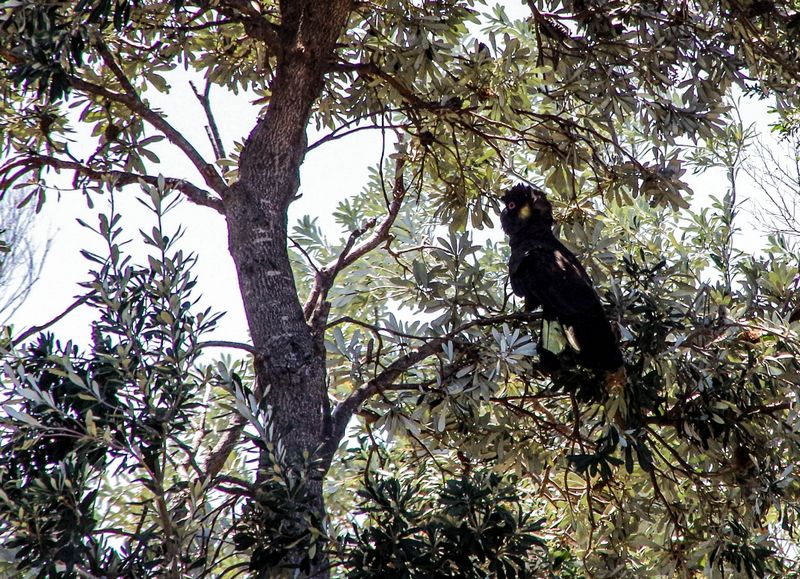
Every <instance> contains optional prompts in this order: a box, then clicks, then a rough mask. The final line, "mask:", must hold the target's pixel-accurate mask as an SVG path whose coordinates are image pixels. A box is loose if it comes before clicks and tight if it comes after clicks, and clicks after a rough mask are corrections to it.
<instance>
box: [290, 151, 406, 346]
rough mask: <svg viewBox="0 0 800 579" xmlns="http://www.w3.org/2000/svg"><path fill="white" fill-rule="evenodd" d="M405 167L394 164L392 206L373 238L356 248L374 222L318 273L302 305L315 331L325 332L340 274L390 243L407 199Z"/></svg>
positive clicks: (352, 236) (355, 234) (357, 232)
mask: <svg viewBox="0 0 800 579" xmlns="http://www.w3.org/2000/svg"><path fill="white" fill-rule="evenodd" d="M404 165H405V159H403V158H402V157H401V158H398V159H397V162H396V164H395V177H394V191H393V195H392V200H391V202H390V203H389V208H388V212H387V214H386V217H384V219H383V221H381V223H380V225H378V227H377V228H376V229H375V231H373V233H372V235H370V236H369V238H367V239H365V240H364V241H363V242H361V243H360V244H358V245H355V243H356V241H357V240H358V239H359V238H360V237H361V236H362V235H364V233H366V232H367V231H368V230H369V229H372V228H373V227H375V225H376V220H375V219H372V220H370V221H369V222H367V223H366V224H365V225H364V226H363V227H360V228H358V229H356V230H355V231H353V232H352V233H351V234H350V237H349V238H348V239H347V242H346V243H345V246H344V249H342V252H341V253H340V254H339V258H338V259H337V260H336V263H334V264H332V265H328V266H326V267H323V268H322V269H321V270H319V271H318V272H317V275H316V277H315V278H314V287H313V288H312V289H311V293H310V294H309V296H308V299H307V300H306V303H305V304H304V305H303V314H304V315H305V318H306V320H309V321H310V323H311V327H312V328H314V329H315V331H317V332H322V331H324V326H325V322H326V319H325V318H326V317H327V312H328V308H327V307H326V299H327V297H328V292H330V289H331V287H333V283H334V281H335V280H336V276H337V275H338V274H339V272H341V271H342V270H343V269H344V268H346V267H348V266H349V265H351V264H352V263H353V262H355V261H356V260H358V259H359V258H361V257H362V256H364V255H366V254H367V253H369V252H370V251H372V250H373V249H375V248H376V247H378V245H380V244H381V243H383V242H384V241H386V240H388V239H389V231H390V230H391V228H392V225H393V224H394V221H395V219H397V215H398V213H399V212H400V207H401V206H402V204H403V199H404V198H405V196H406V187H405V185H404V183H403V166H404Z"/></svg>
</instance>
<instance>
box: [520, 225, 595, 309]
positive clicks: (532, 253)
mask: <svg viewBox="0 0 800 579" xmlns="http://www.w3.org/2000/svg"><path fill="white" fill-rule="evenodd" d="M515 254H516V255H515ZM509 274H510V277H511V287H512V289H513V290H514V293H516V294H517V295H520V296H523V297H525V298H526V299H533V301H536V302H538V303H541V304H542V307H543V308H544V309H545V311H546V312H549V313H550V314H551V315H553V316H554V317H557V318H559V319H560V320H562V321H569V320H574V319H577V318H585V317H587V316H588V317H591V316H605V314H604V312H603V306H602V305H601V303H600V299H599V298H598V297H597V293H596V292H595V291H594V288H593V287H592V280H591V278H590V277H589V275H588V274H587V273H586V270H584V269H583V266H582V265H581V264H580V262H579V261H578V259H577V258H576V257H575V256H574V255H573V254H572V253H571V252H570V251H569V250H568V249H567V248H566V247H564V246H563V245H562V244H561V243H560V242H558V241H557V240H553V241H552V242H533V243H529V244H526V245H525V246H523V247H520V248H518V249H517V250H515V251H512V255H511V260H510V262H509Z"/></svg>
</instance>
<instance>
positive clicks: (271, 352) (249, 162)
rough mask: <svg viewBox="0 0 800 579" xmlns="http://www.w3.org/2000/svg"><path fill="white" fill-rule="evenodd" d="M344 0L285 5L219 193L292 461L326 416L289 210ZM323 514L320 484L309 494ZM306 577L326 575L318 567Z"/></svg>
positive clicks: (263, 384)
mask: <svg viewBox="0 0 800 579" xmlns="http://www.w3.org/2000/svg"><path fill="white" fill-rule="evenodd" d="M350 8H351V1H350V0H329V1H326V2H318V1H314V0H310V1H306V2H298V1H294V2H281V13H282V23H281V27H280V31H279V34H280V37H281V42H282V45H283V47H284V49H283V50H282V52H281V54H280V55H279V57H278V58H279V60H278V63H277V69H276V74H275V77H274V80H273V84H272V87H271V89H272V96H271V100H270V104H269V107H268V109H267V111H266V114H265V115H264V116H263V117H262V118H261V119H260V121H259V122H258V124H257V125H256V127H255V129H254V130H253V132H252V133H251V134H250V136H249V138H248V139H247V141H246V143H245V146H244V149H243V150H242V154H241V157H240V164H239V181H238V182H237V183H236V184H235V185H234V186H233V187H231V190H230V192H229V193H227V194H226V195H225V197H224V208H225V215H226V217H227V223H228V240H229V247H230V252H231V255H232V256H233V259H234V262H235V264H236V268H237V273H238V277H239V283H240V287H241V291H242V298H243V301H244V308H245V312H246V316H247V321H248V324H249V328H250V333H251V336H252V340H253V346H254V348H255V350H256V351H257V354H256V376H257V388H258V390H259V391H260V392H261V393H263V394H264V395H265V397H266V400H267V402H268V403H269V404H270V405H271V406H272V409H273V429H274V430H273V431H274V433H275V434H276V435H279V436H280V437H281V440H282V441H283V443H284V444H285V446H286V448H287V451H288V455H289V457H290V458H291V457H297V456H299V455H300V454H301V453H303V452H304V451H307V452H309V453H314V452H315V451H316V450H317V448H318V447H319V445H320V444H321V443H322V441H323V440H324V439H325V437H326V434H327V433H326V431H327V429H328V428H329V426H328V424H329V421H330V412H329V409H328V404H327V394H326V384H325V353H324V348H323V344H322V336H321V335H315V333H314V332H313V331H312V329H311V327H310V326H309V325H308V324H307V323H306V321H305V317H304V315H303V309H302V305H301V304H300V301H299V299H298V295H297V290H296V287H295V284H294V278H293V276H292V271H291V267H290V263H289V256H288V252H287V245H286V243H287V209H288V207H289V204H290V202H291V200H292V199H293V198H294V196H295V195H296V193H297V190H298V187H299V167H300V164H301V163H302V161H303V158H304V155H305V152H306V146H307V141H306V126H307V124H308V121H309V117H310V114H311V111H312V106H313V103H314V101H315V100H316V99H317V97H318V96H319V94H320V92H321V90H322V88H323V83H324V74H325V69H326V63H328V62H329V61H330V59H331V57H332V54H333V51H334V47H335V42H336V40H337V38H338V37H339V35H340V34H341V32H342V30H343V29H344V26H345V24H346V21H347V16H348V14H349V12H350ZM313 494H314V503H315V508H317V509H319V513H320V514H322V513H323V512H324V505H323V500H322V484H321V477H320V480H319V481H317V482H316V484H315V485H314V488H313ZM324 565H325V562H323V563H322V564H321V566H320V568H318V569H315V570H313V571H312V576H317V577H324V576H327V575H328V572H327V571H326V570H325V569H324V568H323V567H324Z"/></svg>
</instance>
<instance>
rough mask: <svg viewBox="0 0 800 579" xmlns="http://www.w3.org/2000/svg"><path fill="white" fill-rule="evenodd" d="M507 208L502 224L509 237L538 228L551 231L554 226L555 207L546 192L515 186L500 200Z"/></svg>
mask: <svg viewBox="0 0 800 579" xmlns="http://www.w3.org/2000/svg"><path fill="white" fill-rule="evenodd" d="M500 200H501V201H502V202H503V203H504V204H505V207H504V208H503V210H502V211H501V212H500V223H501V224H502V226H503V231H505V232H506V234H507V235H514V234H515V233H518V232H521V231H524V230H527V229H531V228H536V229H543V230H547V231H550V228H551V227H552V226H553V206H552V205H550V202H549V201H548V200H547V196H546V195H545V193H544V191H542V190H541V189H537V188H536V187H531V186H530V185H524V184H522V183H520V184H518V185H514V186H513V187H512V188H511V189H509V190H508V191H506V193H505V195H503V197H502V198H501V199H500Z"/></svg>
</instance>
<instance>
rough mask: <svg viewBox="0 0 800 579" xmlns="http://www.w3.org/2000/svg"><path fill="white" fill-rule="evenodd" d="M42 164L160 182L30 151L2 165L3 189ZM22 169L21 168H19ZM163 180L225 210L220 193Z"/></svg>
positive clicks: (126, 181) (120, 179) (99, 177)
mask: <svg viewBox="0 0 800 579" xmlns="http://www.w3.org/2000/svg"><path fill="white" fill-rule="evenodd" d="M43 167H51V168H53V169H67V170H70V171H75V172H76V173H78V174H80V175H84V176H86V177H89V178H90V179H92V180H94V181H106V180H108V181H113V182H115V183H116V184H117V185H119V186H122V185H130V184H132V183H138V182H139V181H144V182H145V183H147V184H149V185H157V184H158V177H154V176H152V175H140V174H137V173H130V172H128V171H118V170H109V171H103V170H100V169H93V168H91V167H88V166H86V165H83V164H82V163H78V162H76V161H68V160H66V159H59V158H57V157H51V156H47V155H37V154H33V153H31V154H28V155H22V156H19V157H16V158H15V159H13V160H11V161H10V162H9V163H7V164H5V165H4V166H2V167H0V176H3V175H8V177H2V178H0V190H6V189H8V188H9V187H10V186H11V185H13V183H14V182H15V181H16V180H18V179H19V178H20V177H22V176H23V175H25V174H26V173H29V172H31V171H34V170H36V169H41V168H43ZM16 169H19V171H16V172H15V170H16ZM164 182H165V183H166V184H167V185H169V186H170V187H172V188H173V189H177V190H178V191H180V192H181V193H183V194H184V195H185V196H186V197H187V198H188V199H189V200H190V201H191V202H192V203H196V204H197V205H203V206H205V207H210V208H211V209H214V210H215V211H217V212H218V213H220V214H224V210H223V207H222V200H220V199H218V198H217V197H212V196H211V195H209V194H208V192H206V191H204V190H203V189H200V188H199V187H197V186H196V185H194V184H192V183H190V182H189V181H185V180H183V179H176V178H174V177H165V178H164Z"/></svg>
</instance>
